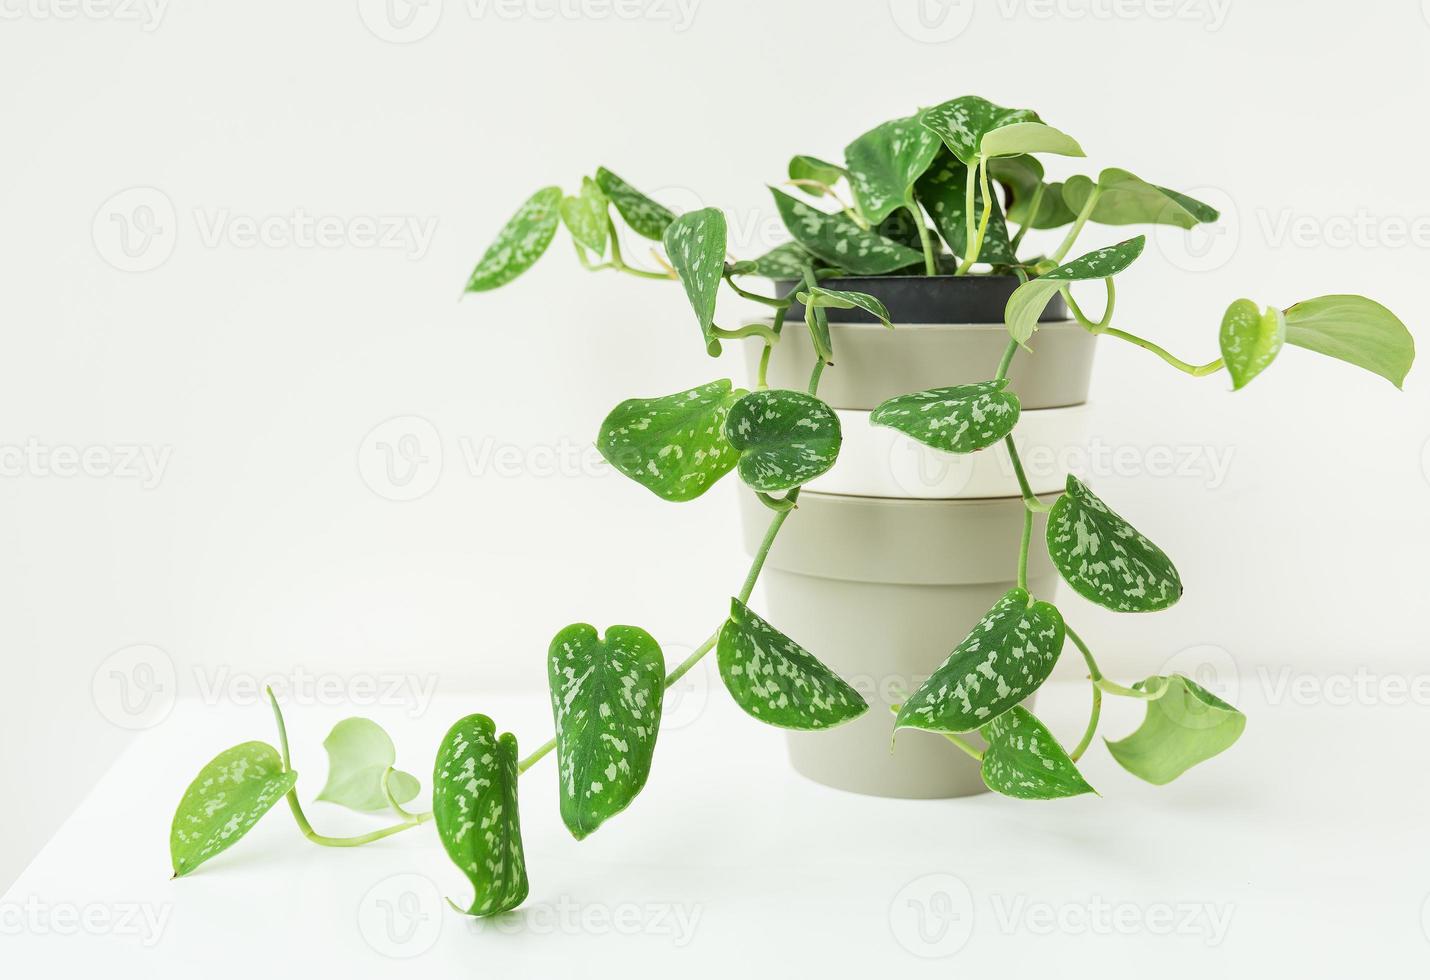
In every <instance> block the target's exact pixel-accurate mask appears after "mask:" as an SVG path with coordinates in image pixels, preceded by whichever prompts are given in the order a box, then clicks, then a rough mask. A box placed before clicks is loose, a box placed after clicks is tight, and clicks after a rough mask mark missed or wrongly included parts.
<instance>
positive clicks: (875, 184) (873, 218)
mask: <svg viewBox="0 0 1430 980" xmlns="http://www.w3.org/2000/svg"><path fill="white" fill-rule="evenodd" d="M939 145H940V144H939V138H938V137H937V136H936V135H934V133H932V132H931V131H930V130H928V129H927V128H925V127H924V126H923V125H922V123H921V122H920V121H919V117H918V116H908V117H906V118H904V119H891V120H890V121H889V122H886V123H883V124H881V125H879V126H875V127H874V128H873V129H871V130H869V132H867V133H865V134H864V135H862V136H860V137H859V138H858V139H856V140H855V141H854V142H852V143H850V144H849V145H848V146H846V147H845V148H844V161H845V163H846V164H848V175H849V186H850V188H851V189H852V190H853V192H854V205H855V207H857V208H858V209H859V213H860V214H862V215H863V216H864V217H865V218H866V219H867V220H868V221H869V222H870V223H872V224H878V223H879V222H880V221H883V220H884V219H885V218H886V217H888V215H889V213H890V212H892V211H895V210H897V209H899V208H903V207H911V206H912V205H913V203H914V182H915V181H917V180H918V179H919V177H920V176H922V175H923V172H924V171H925V170H927V169H928V168H929V164H931V163H933V159H934V156H935V155H936V154H937V153H938V151H939Z"/></svg>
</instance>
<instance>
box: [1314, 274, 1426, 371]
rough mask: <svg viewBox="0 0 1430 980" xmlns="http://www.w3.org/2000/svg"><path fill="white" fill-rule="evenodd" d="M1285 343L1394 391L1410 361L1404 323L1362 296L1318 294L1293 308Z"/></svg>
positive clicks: (1411, 339) (1411, 343) (1410, 346)
mask: <svg viewBox="0 0 1430 980" xmlns="http://www.w3.org/2000/svg"><path fill="white" fill-rule="evenodd" d="M1286 343H1288V344H1294V345H1295V346H1297V347H1304V348H1306V349H1307V350H1313V351H1315V352H1316V353H1317V354H1324V355H1326V356H1327V357H1334V358H1336V359H1337V360H1341V361H1345V362H1346V363H1347V364H1354V365H1355V366H1356V367H1359V368H1364V369H1365V370H1367V371H1370V372H1371V373H1373V374H1378V375H1380V376H1381V377H1382V378H1384V379H1385V380H1387V381H1389V382H1390V383H1391V384H1393V385H1395V387H1397V388H1402V387H1404V385H1405V376H1406V375H1407V374H1409V373H1410V366H1411V365H1412V364H1414V363H1415V338H1414V337H1412V336H1411V334H1410V331H1409V330H1407V329H1406V327H1405V324H1404V323H1402V322H1400V318H1399V317H1397V316H1396V315H1395V314H1394V313H1392V312H1390V311H1389V310H1387V309H1386V308H1385V307H1383V306H1381V305H1380V304H1379V303H1377V302H1375V301H1374V300H1371V299H1366V298H1365V297H1364V296H1355V295H1331V296H1317V297H1316V298H1315V299H1308V300H1305V301H1304V302H1300V303H1297V304H1296V305H1295V306H1292V307H1291V308H1290V309H1288V310H1287V311H1286Z"/></svg>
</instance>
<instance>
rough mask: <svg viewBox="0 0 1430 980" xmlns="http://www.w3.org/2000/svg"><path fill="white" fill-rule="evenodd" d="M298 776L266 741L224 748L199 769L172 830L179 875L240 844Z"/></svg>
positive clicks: (171, 850) (171, 844) (171, 847)
mask: <svg viewBox="0 0 1430 980" xmlns="http://www.w3.org/2000/svg"><path fill="white" fill-rule="evenodd" d="M297 781H298V774H297V773H295V772H293V771H292V770H291V769H289V770H285V769H284V768H283V760H282V759H281V758H280V757H279V755H278V750H277V749H275V748H274V747H273V746H271V745H269V744H268V743H266V742H244V743H243V744H242V745H235V746H234V747H233V748H231V749H227V750H225V751H223V752H220V753H219V754H218V755H217V756H215V757H214V759H213V761H211V762H210V763H209V764H208V765H206V766H204V767H203V769H201V770H199V774H198V776H197V777H195V778H194V781H193V782H192V783H190V784H189V788H188V789H186V790H184V796H183V798H182V799H181V800H180V801H179V807H178V809H177V810H175V811H174V822H173V824H172V826H171V827H170V829H169V857H170V858H171V859H172V861H173V864H174V877H175V878H179V877H182V876H184V875H186V874H188V873H189V872H191V871H193V870H194V869H195V868H197V867H198V866H199V865H201V864H203V863H204V862H205V861H207V860H208V859H209V858H211V857H213V856H214V855H216V854H218V853H220V852H221V851H224V850H226V849H228V848H230V847H232V846H233V845H234V844H237V843H238V842H239V841H240V840H241V839H242V838H243V835H244V834H246V833H248V832H249V831H250V830H252V829H253V825H254V824H256V823H258V821H259V819H260V818H262V816H263V815H264V814H265V813H267V812H268V811H269V810H271V809H272V808H273V804H275V803H277V802H278V801H279V800H280V799H282V798H283V795H284V794H285V793H287V792H288V791H289V790H291V789H292V788H293V784H294V783H296V782H297Z"/></svg>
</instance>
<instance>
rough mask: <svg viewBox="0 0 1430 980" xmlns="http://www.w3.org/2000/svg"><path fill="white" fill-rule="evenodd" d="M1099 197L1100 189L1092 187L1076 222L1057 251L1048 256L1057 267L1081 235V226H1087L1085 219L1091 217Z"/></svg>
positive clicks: (1100, 194)
mask: <svg viewBox="0 0 1430 980" xmlns="http://www.w3.org/2000/svg"><path fill="white" fill-rule="evenodd" d="M1101 196H1102V188H1101V187H1094V188H1093V189H1092V193H1091V194H1089V195H1088V196H1087V202H1086V203H1085V204H1083V206H1082V210H1081V211H1079V212H1078V213H1077V220H1076V221H1074V222H1073V226H1072V227H1071V228H1069V229H1068V233H1067V237H1066V238H1064V239H1063V243H1062V244H1061V245H1059V246H1058V250H1057V251H1056V252H1054V253H1053V254H1052V255H1051V256H1050V258H1051V259H1052V260H1053V261H1054V262H1056V263H1058V264H1059V265H1061V264H1062V261H1063V259H1064V258H1065V257H1066V256H1067V254H1068V250H1069V249H1071V248H1072V247H1073V242H1075V241H1077V236H1078V235H1080V234H1082V228H1083V225H1085V224H1087V219H1088V218H1091V217H1092V209H1093V208H1095V207H1097V199H1098V198H1099V197H1101Z"/></svg>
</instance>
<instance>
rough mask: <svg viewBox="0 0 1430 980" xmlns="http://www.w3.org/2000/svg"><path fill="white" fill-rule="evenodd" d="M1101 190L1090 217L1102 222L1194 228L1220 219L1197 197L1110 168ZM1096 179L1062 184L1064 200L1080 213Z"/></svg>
mask: <svg viewBox="0 0 1430 980" xmlns="http://www.w3.org/2000/svg"><path fill="white" fill-rule="evenodd" d="M1096 187H1097V189H1098V191H1099V194H1098V198H1097V203H1096V204H1094V205H1093V208H1092V216H1091V220H1092V221H1095V222H1097V223H1098V224H1101V225H1175V226H1176V227H1178V228H1191V227H1193V226H1195V225H1198V224H1202V223H1205V222H1211V221H1215V220H1217V218H1218V217H1220V215H1219V214H1218V213H1217V210H1216V208H1213V207H1212V206H1211V205H1208V204H1203V203H1202V202H1201V201H1198V200H1197V199H1196V198H1192V197H1188V196H1187V195H1185V194H1178V193H1177V192H1176V191H1170V190H1168V189H1167V188H1165V187H1158V186H1157V185H1156V184H1149V183H1147V181H1145V180H1143V179H1142V178H1141V177H1138V176H1137V175H1136V174H1132V173H1128V172H1127V171H1126V170H1122V169H1120V168H1118V167H1109V168H1107V169H1106V170H1104V171H1103V172H1102V173H1100V174H1098V176H1097V184H1096ZM1093 188H1094V185H1093V182H1092V179H1091V178H1089V177H1083V176H1081V175H1079V176H1077V177H1069V178H1068V179H1067V181H1066V182H1065V183H1064V184H1063V200H1064V201H1065V202H1066V204H1067V206H1068V207H1069V208H1070V209H1072V210H1073V211H1074V212H1081V211H1082V209H1083V207H1084V206H1085V205H1086V204H1087V199H1088V198H1089V197H1091V196H1092V192H1093Z"/></svg>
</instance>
